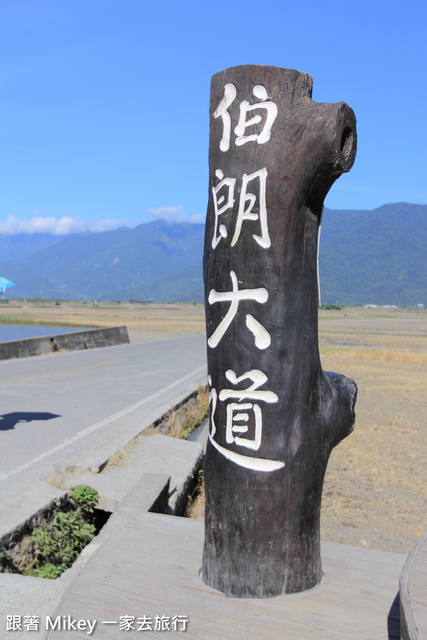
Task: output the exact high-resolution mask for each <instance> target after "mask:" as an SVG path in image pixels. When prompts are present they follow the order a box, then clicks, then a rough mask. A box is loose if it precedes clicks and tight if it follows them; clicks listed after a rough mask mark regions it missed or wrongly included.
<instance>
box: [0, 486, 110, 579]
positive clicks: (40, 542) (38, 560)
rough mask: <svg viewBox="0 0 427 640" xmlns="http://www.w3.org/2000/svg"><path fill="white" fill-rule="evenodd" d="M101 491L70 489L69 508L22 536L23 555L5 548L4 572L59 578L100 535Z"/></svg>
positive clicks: (2, 556)
mask: <svg viewBox="0 0 427 640" xmlns="http://www.w3.org/2000/svg"><path fill="white" fill-rule="evenodd" d="M97 501H98V492H97V491H96V490H95V489H92V488H91V487H88V486H87V485H79V486H77V487H72V488H71V489H70V500H69V502H68V504H67V506H66V507H64V508H63V509H61V510H57V511H55V512H54V513H53V514H52V515H51V516H50V517H49V518H47V519H46V520H44V521H43V522H42V523H41V524H40V526H38V527H36V528H35V529H33V531H32V533H31V534H30V535H27V536H25V537H24V538H23V539H22V542H21V544H20V549H19V555H18V556H16V557H12V556H11V554H10V552H8V551H7V550H6V549H4V548H3V549H2V550H1V553H0V564H1V565H2V566H3V571H5V572H14V573H21V574H22V575H25V576H36V577H39V578H50V579H53V580H54V579H55V578H58V577H59V576H60V575H61V574H62V573H63V572H64V571H66V569H68V568H69V567H71V565H72V564H73V562H74V561H75V560H76V558H77V557H78V555H79V554H80V552H81V551H82V550H83V549H84V547H86V545H88V544H89V542H90V541H91V540H92V538H94V536H95V535H96V527H95V507H96V503H97Z"/></svg>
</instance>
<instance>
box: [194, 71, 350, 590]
mask: <svg viewBox="0 0 427 640" xmlns="http://www.w3.org/2000/svg"><path fill="white" fill-rule="evenodd" d="M311 90H312V79H311V77H310V76H309V75H307V74H305V73H299V72H297V71H293V70H290V69H280V68H275V67H266V66H257V65H250V66H241V67H234V68H231V69H227V70H225V71H222V72H221V73H218V74H216V75H214V76H213V78H212V86H211V101H210V144H209V167H210V169H209V205H208V212H207V222H206V237H205V252H204V279H205V296H206V299H205V303H206V324H207V350H208V373H209V388H210V430H209V440H208V446H207V451H206V457H205V487H206V516H205V542H204V553H203V580H204V581H205V582H206V583H207V584H208V585H210V586H212V587H214V588H216V589H219V590H220V591H222V592H224V593H225V594H226V595H227V596H235V597H253V598H263V597H270V596H275V595H279V594H282V593H293V592H298V591H303V590H305V589H310V588H311V587H314V586H315V585H316V584H317V583H318V582H319V581H320V580H321V578H322V566H321V558H320V502H321V493H322V484H323V479H324V475H325V471H326V465H327V462H328V458H329V455H330V452H331V450H332V448H333V447H334V446H335V445H337V444H338V443H339V442H340V440H342V439H343V438H345V437H346V436H347V435H348V434H349V433H350V432H351V430H352V428H353V424H354V404H355V401H356V393H357V387H356V385H355V383H354V382H353V381H352V380H349V379H347V378H345V377H344V376H342V375H338V374H335V373H326V372H323V371H322V368H321V364H320V358H319V348H318V337H317V325H318V318H317V314H318V286H317V249H318V237H319V226H320V219H321V214H322V209H323V200H324V198H325V196H326V194H327V192H328V190H329V189H330V187H331V185H332V184H333V182H334V181H335V180H336V179H337V178H338V177H339V176H340V175H341V173H343V172H345V171H349V170H350V168H351V166H352V164H353V161H354V157H355V154H356V120H355V117H354V113H353V111H352V110H351V109H350V108H349V107H348V106H347V105H346V104H344V103H338V104H322V103H315V102H312V101H311ZM337 268H339V266H338V267H337Z"/></svg>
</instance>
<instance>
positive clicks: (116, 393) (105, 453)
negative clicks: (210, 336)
mask: <svg viewBox="0 0 427 640" xmlns="http://www.w3.org/2000/svg"><path fill="white" fill-rule="evenodd" d="M206 377H207V374H206V348H205V336H204V335H195V336H184V337H179V338H170V339H167V340H158V341H154V342H143V343H137V344H128V345H120V346H115V347H106V348H101V349H91V350H87V351H75V352H70V353H58V354H52V355H46V356H36V357H32V358H21V359H17V360H4V361H1V362H0V439H1V447H0V496H3V497H0V519H1V516H2V515H4V514H3V513H2V510H3V508H4V509H5V510H6V509H7V506H8V505H6V504H5V503H4V501H3V500H4V496H5V495H6V494H8V495H9V497H10V495H11V494H13V495H15V501H16V499H17V498H18V494H22V492H23V491H24V487H28V486H31V484H32V483H33V482H34V483H35V482H36V481H39V480H44V479H45V478H46V477H47V475H48V474H49V472H50V470H51V469H52V468H53V467H54V466H55V465H57V466H58V465H59V466H64V465H76V466H86V467H87V466H89V467H92V468H96V467H97V466H99V465H100V464H102V462H104V461H105V460H106V459H108V457H109V456H110V455H111V454H112V453H114V451H116V450H118V449H119V448H120V447H121V446H123V445H124V444H125V443H126V442H128V441H129V440H130V439H131V438H132V437H134V436H135V435H137V434H138V433H139V432H140V431H141V430H142V429H143V428H144V427H146V426H148V425H149V424H150V423H151V422H152V421H153V420H155V419H157V418H158V417H160V416H161V415H162V414H163V413H164V412H165V411H167V410H168V409H169V408H170V407H171V406H173V405H174V404H176V403H177V402H179V401H180V400H181V399H183V398H184V397H185V396H186V395H188V394H189V393H191V391H193V390H195V389H197V387H198V385H199V384H205V383H206ZM27 493H28V490H27ZM9 506H10V505H9ZM0 533H1V531H0Z"/></svg>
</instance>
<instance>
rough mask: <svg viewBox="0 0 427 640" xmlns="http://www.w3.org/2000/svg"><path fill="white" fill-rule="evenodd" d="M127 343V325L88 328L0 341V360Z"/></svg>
mask: <svg viewBox="0 0 427 640" xmlns="http://www.w3.org/2000/svg"><path fill="white" fill-rule="evenodd" d="M127 343H129V335H128V331H127V327H106V328H103V329H89V330H88V331H76V332H75V333H64V334H60V335H54V336H40V337H37V338H26V339H25V340H10V341H9V342H3V343H0V360H8V359H10V358H26V357H27V356H39V355H42V354H47V353H55V352H56V351H83V350H84V349H95V348H97V347H112V346H114V345H118V344H127Z"/></svg>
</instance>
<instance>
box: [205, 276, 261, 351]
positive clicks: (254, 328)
mask: <svg viewBox="0 0 427 640" xmlns="http://www.w3.org/2000/svg"><path fill="white" fill-rule="evenodd" d="M230 277H231V282H232V290H231V291H215V289H211V291H210V293H209V297H208V302H209V304H210V305H211V304H216V303H217V302H230V306H229V308H228V311H227V313H226V314H225V316H224V317H223V319H222V320H221V322H220V323H219V325H218V326H217V328H216V329H215V331H214V332H213V334H212V335H211V336H210V338H209V339H208V345H209V346H210V347H211V348H215V347H216V346H218V344H219V342H220V341H221V338H222V337H223V335H224V334H225V332H226V331H227V329H228V327H229V326H230V324H231V323H232V322H233V320H234V318H235V317H236V314H237V311H238V309H239V303H240V301H241V300H255V301H256V302H260V303H264V302H267V300H268V291H267V289H265V288H264V287H260V288H258V289H242V290H240V291H239V285H238V282H237V276H236V274H235V273H234V271H231V272H230ZM246 326H247V328H248V329H249V331H251V333H252V334H253V335H254V338H255V346H256V347H257V348H258V349H267V347H269V346H270V343H271V337H270V334H269V333H268V331H267V329H265V327H263V326H262V324H261V323H259V322H258V320H256V319H255V318H254V317H253V316H252V315H251V314H249V313H248V314H247V315H246Z"/></svg>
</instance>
